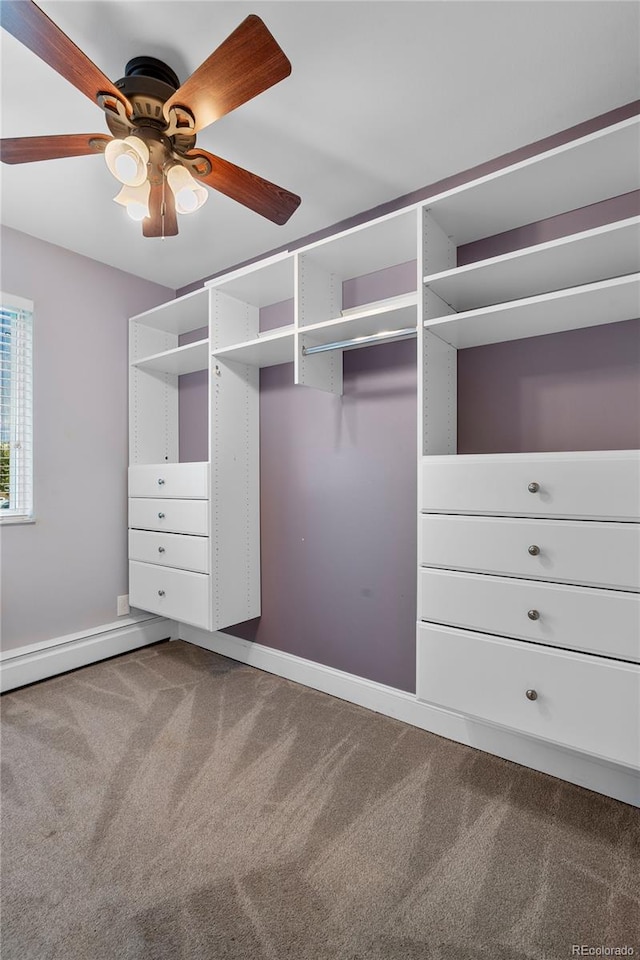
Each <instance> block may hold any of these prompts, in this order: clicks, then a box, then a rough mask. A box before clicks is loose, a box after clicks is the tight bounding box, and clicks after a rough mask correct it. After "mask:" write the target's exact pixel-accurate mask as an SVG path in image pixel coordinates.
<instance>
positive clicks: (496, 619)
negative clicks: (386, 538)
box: [418, 567, 640, 663]
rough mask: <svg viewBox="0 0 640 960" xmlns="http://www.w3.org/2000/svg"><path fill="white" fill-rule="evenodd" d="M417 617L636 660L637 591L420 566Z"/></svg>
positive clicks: (639, 644)
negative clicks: (595, 588) (596, 588)
mask: <svg viewBox="0 0 640 960" xmlns="http://www.w3.org/2000/svg"><path fill="white" fill-rule="evenodd" d="M530 614H531V616H530ZM418 617H419V619H420V620H431V621H434V622H435V623H444V624H451V625H452V626H457V627H465V628H466V629H469V630H480V631H483V632H485V633H496V634H500V635H501V636H503V637H516V638H519V639H522V640H531V641H533V642H535V643H543V644H547V645H549V646H554V647H568V648H569V649H572V650H582V651H585V652H587V653H595V654H600V655H601V656H605V657H618V658H620V659H621V660H632V661H634V662H636V663H638V662H640V594H638V593H625V592H622V591H621V590H594V589H592V588H590V587H572V586H563V585H560V584H556V583H541V582H538V581H536V580H517V579H515V578H513V577H488V576H483V575H482V574H473V573H457V572H454V571H452V570H435V569H432V568H428V567H423V568H422V569H421V570H420V571H419V572H418ZM532 617H533V619H532Z"/></svg>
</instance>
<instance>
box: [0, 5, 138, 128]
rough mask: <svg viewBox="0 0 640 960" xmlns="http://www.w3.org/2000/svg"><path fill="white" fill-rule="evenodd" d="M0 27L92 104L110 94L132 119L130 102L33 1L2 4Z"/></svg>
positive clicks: (0, 7) (0, 8) (0, 6)
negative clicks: (100, 94)
mask: <svg viewBox="0 0 640 960" xmlns="http://www.w3.org/2000/svg"><path fill="white" fill-rule="evenodd" d="M0 23H1V24H2V26H3V27H4V29H5V30H6V31H7V32H8V33H10V34H11V35H12V36H14V37H15V38H16V40H19V41H20V43H23V44H24V45H25V47H27V48H28V49H29V50H31V52H32V53H35V55H36V56H37V57H40V59H41V60H44V62H45V63H48V64H49V66H50V67H53V69H54V70H55V71H56V72H57V73H59V74H60V76H62V77H64V78H65V80H68V81H69V83H72V84H73V85H74V87H77V88H78V90H80V92H81V93H84V94H85V96H87V97H89V99H90V100H93V101H94V102H95V101H96V98H97V96H98V94H99V93H104V94H108V95H109V96H110V97H112V98H113V99H115V100H119V101H120V102H121V103H122V104H123V105H124V108H125V111H126V114H127V116H131V115H132V113H133V109H132V107H131V104H130V103H129V101H128V100H127V98H126V97H124V96H123V95H122V93H120V91H119V90H118V88H117V87H116V86H114V84H113V83H111V80H109V78H108V77H106V76H105V75H104V73H103V72H102V70H99V69H98V67H96V65H95V63H92V62H91V60H89V58H88V57H87V55H86V54H84V53H83V52H82V50H81V49H80V47H77V46H76V45H75V43H73V41H72V40H70V39H69V37H68V36H67V35H66V34H65V33H63V32H62V30H61V29H60V28H59V27H58V26H56V24H55V23H54V22H53V20H50V19H49V17H48V16H47V15H46V13H44V11H43V10H41V9H40V7H39V6H37V4H35V3H33V2H32V0H2V2H1V3H0Z"/></svg>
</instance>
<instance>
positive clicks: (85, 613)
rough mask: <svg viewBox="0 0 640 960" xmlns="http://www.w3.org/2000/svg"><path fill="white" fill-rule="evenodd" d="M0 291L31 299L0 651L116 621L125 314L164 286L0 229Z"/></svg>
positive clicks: (163, 295)
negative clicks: (24, 494) (24, 415)
mask: <svg viewBox="0 0 640 960" xmlns="http://www.w3.org/2000/svg"><path fill="white" fill-rule="evenodd" d="M2 289H3V290H4V291H5V292H6V293H13V294H17V295H18V296H21V297H26V298H28V299H30V300H33V301H34V305H35V306H34V380H35V384H34V486H35V512H36V523H34V524H28V525H27V524H25V525H15V526H3V527H2V531H1V532H2V627H3V647H4V649H5V650H8V649H16V648H18V647H21V646H24V645H28V644H31V643H36V642H38V641H42V640H49V639H52V638H55V637H60V636H65V635H67V634H70V633H76V632H79V631H82V630H85V629H90V628H92V627H97V626H100V625H102V624H104V623H112V622H113V621H115V620H116V597H117V596H118V595H121V594H126V593H128V586H127V582H128V577H127V559H126V558H127V542H126V541H127V531H126V516H127V501H126V496H127V461H128V448H127V447H128V444H127V393H128V391H127V371H128V361H127V351H128V323H127V321H128V317H130V316H132V315H133V314H136V313H141V312H142V311H143V310H148V309H150V308H151V307H154V306H156V305H157V304H159V303H162V302H164V301H165V300H169V299H173V296H174V291H173V290H169V289H168V288H166V287H162V286H159V285H158V284H155V283H149V282H148V281H146V280H140V279H138V278H137V277H133V276H131V275H129V274H127V273H123V272H122V271H121V270H115V269H114V268H112V267H107V266H105V265H104V264H101V263H98V262H96V261H95V260H89V259H88V258H87V257H82V256H78V254H75V253H71V252H69V251H67V250H63V249H62V248H60V247H56V246H53V245H52V244H49V243H45V242H44V241H42V240H36V239H34V238H33V237H29V236H27V235H26V234H24V233H18V232H17V231H15V230H10V229H5V228H3V230H2Z"/></svg>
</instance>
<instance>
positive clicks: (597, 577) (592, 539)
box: [419, 514, 640, 592]
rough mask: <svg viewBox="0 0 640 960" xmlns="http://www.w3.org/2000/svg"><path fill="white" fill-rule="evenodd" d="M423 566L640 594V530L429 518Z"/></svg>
mask: <svg viewBox="0 0 640 960" xmlns="http://www.w3.org/2000/svg"><path fill="white" fill-rule="evenodd" d="M529 548H532V549H533V550H534V554H532V553H530V552H529ZM536 549H537V550H538V551H539V553H537V554H535V550H536ZM419 562H420V563H421V564H424V565H425V566H433V567H444V568H448V569H452V570H466V571H472V572H477V573H480V572H482V573H493V574H498V575H502V576H513V577H526V578H533V579H535V580H552V581H557V582H567V583H577V584H585V585H586V586H594V587H615V588H618V589H620V590H631V591H634V592H635V591H638V590H640V527H639V526H638V524H634V523H596V522H591V523H590V522H588V521H580V520H511V519H502V518H500V517H456V516H444V515H440V514H423V515H422V517H421V518H420V521H419Z"/></svg>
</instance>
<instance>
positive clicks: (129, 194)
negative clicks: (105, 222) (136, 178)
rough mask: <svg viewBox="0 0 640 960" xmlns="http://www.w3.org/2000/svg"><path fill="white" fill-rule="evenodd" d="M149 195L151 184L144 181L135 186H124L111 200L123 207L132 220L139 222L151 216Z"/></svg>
mask: <svg viewBox="0 0 640 960" xmlns="http://www.w3.org/2000/svg"><path fill="white" fill-rule="evenodd" d="M150 194H151V184H150V183H149V181H148V180H145V181H144V182H143V183H140V184H138V185H137V186H129V185H125V186H124V187H123V188H122V190H121V191H120V193H119V194H118V196H117V197H114V198H113V200H114V202H115V203H120V204H122V206H123V207H125V209H126V211H127V213H128V214H129V216H130V217H131V219H132V220H138V221H139V220H144V219H145V217H149V216H150V215H151V214H150V210H149V196H150Z"/></svg>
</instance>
